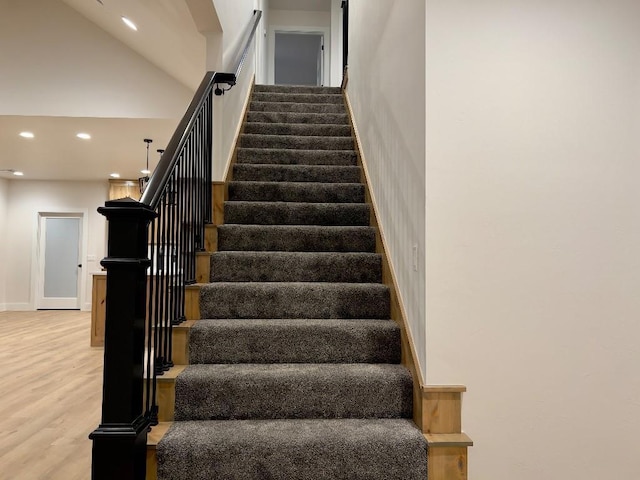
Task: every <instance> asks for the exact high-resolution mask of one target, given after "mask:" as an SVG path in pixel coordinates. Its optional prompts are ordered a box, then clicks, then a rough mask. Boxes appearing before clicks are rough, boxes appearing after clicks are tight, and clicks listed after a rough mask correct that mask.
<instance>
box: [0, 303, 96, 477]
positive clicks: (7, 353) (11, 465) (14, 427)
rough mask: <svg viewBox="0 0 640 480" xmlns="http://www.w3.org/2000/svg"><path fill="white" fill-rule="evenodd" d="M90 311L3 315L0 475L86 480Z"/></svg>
mask: <svg viewBox="0 0 640 480" xmlns="http://www.w3.org/2000/svg"><path fill="white" fill-rule="evenodd" d="M90 325H91V318H90V314H89V313H88V312H79V311H52V310H48V311H38V312H0V480H40V479H47V480H76V479H77V480H87V479H88V478H90V471H91V441H90V440H89V439H88V435H89V433H91V431H93V429H95V428H96V427H97V426H98V423H99V421H100V409H101V396H102V356H103V349H102V348H101V347H90V346H89V338H90Z"/></svg>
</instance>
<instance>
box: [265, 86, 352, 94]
mask: <svg viewBox="0 0 640 480" xmlns="http://www.w3.org/2000/svg"><path fill="white" fill-rule="evenodd" d="M253 91H254V92H275V93H310V94H333V95H341V94H342V89H341V88H340V87H316V86H313V85H255V86H254V87H253Z"/></svg>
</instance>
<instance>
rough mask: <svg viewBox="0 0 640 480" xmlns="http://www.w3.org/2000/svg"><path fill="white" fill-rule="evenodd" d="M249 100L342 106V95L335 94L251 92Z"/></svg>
mask: <svg viewBox="0 0 640 480" xmlns="http://www.w3.org/2000/svg"><path fill="white" fill-rule="evenodd" d="M251 100H253V101H254V102H279V103H304V104H308V103H313V104H327V103H329V104H340V105H343V104H344V100H343V98H342V95H340V94H335V93H296V92H256V91H254V92H253V96H252V97H251Z"/></svg>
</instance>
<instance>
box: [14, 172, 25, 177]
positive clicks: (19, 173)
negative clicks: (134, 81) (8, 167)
mask: <svg viewBox="0 0 640 480" xmlns="http://www.w3.org/2000/svg"><path fill="white" fill-rule="evenodd" d="M13 174H14V175H15V176H16V177H24V172H18V171H15V172H13Z"/></svg>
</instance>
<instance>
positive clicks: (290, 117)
mask: <svg viewBox="0 0 640 480" xmlns="http://www.w3.org/2000/svg"><path fill="white" fill-rule="evenodd" d="M247 122H260V123H297V124H301V123H303V124H308V125H319V124H331V125H349V117H348V116H347V114H346V113H295V112H248V114H247Z"/></svg>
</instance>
